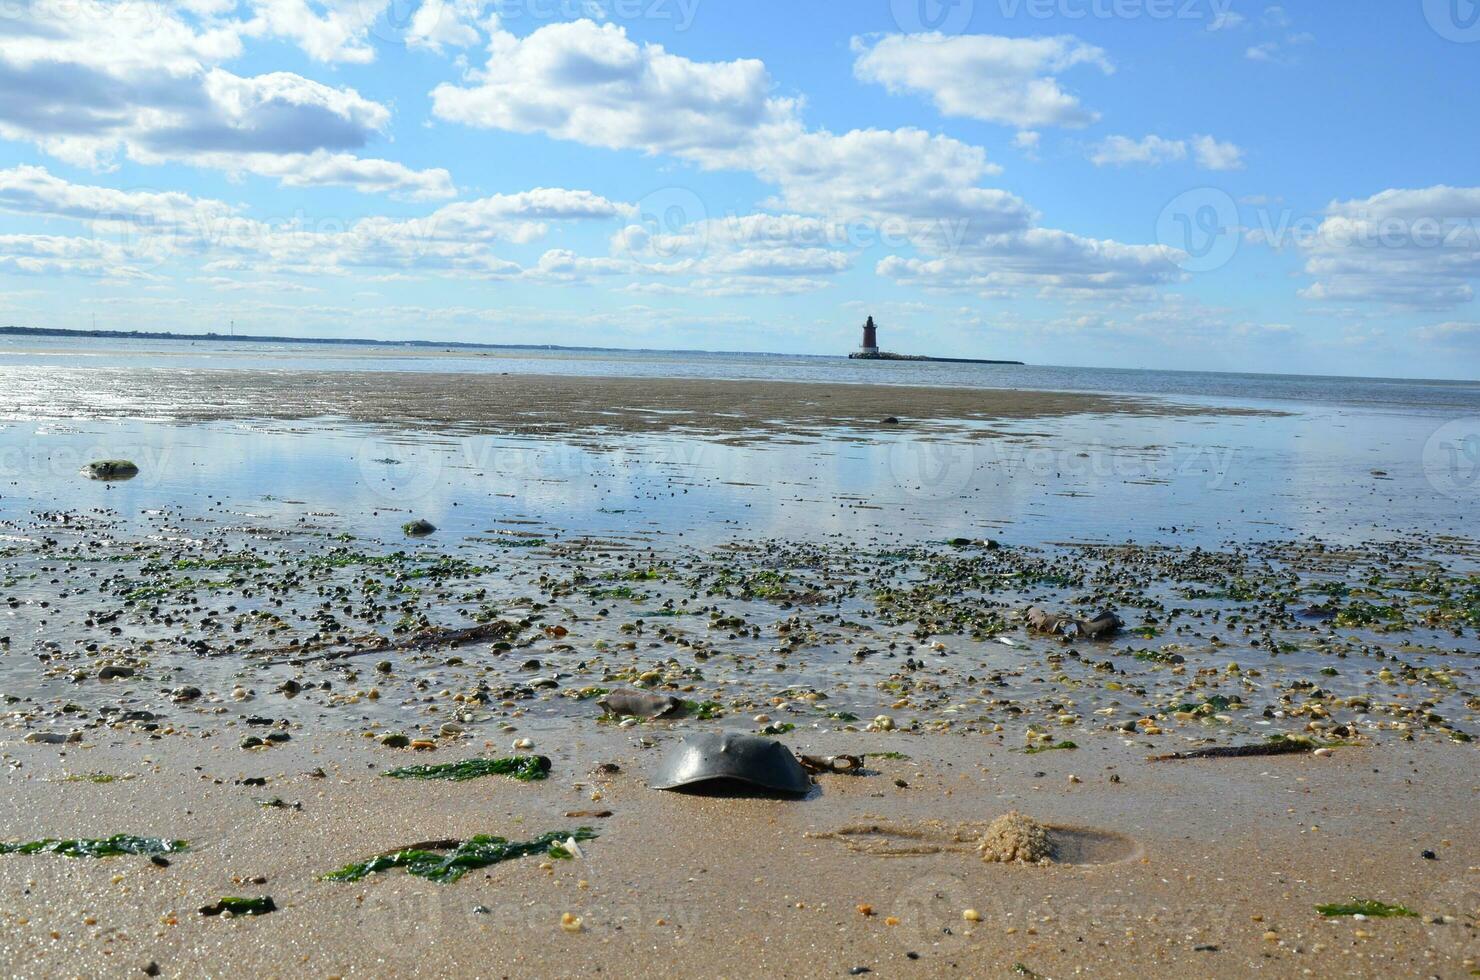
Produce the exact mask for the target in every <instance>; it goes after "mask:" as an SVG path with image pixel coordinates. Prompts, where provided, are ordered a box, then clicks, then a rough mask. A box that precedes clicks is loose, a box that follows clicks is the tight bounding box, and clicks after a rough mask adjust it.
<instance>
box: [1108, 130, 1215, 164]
mask: <svg viewBox="0 0 1480 980" xmlns="http://www.w3.org/2000/svg"><path fill="white" fill-rule="evenodd" d="M1189 148H1190V150H1191V152H1192V155H1193V158H1194V159H1195V160H1196V161H1197V164H1198V166H1200V167H1202V168H1203V169H1205V170H1240V169H1242V168H1243V165H1244V160H1243V155H1244V151H1243V150H1242V149H1241V148H1239V147H1238V146H1237V145H1235V144H1233V143H1226V142H1219V141H1218V140H1216V139H1214V138H1213V137H1211V136H1194V137H1192V138H1191V139H1190V140H1181V139H1175V140H1172V139H1165V138H1163V137H1160V136H1154V135H1153V136H1145V137H1143V138H1141V139H1139V140H1135V139H1131V138H1130V137H1128V136H1107V137H1106V138H1105V139H1103V140H1101V141H1100V142H1099V143H1097V144H1096V145H1095V146H1094V147H1093V148H1092V149H1091V150H1090V156H1089V159H1090V162H1091V163H1093V164H1094V165H1095V166H1097V167H1103V166H1107V165H1116V166H1124V165H1126V164H1144V165H1148V166H1160V165H1161V164H1163V163H1169V162H1173V161H1178V160H1185V159H1187V155H1188V151H1189Z"/></svg>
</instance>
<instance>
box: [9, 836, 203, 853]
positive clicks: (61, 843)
mask: <svg viewBox="0 0 1480 980" xmlns="http://www.w3.org/2000/svg"><path fill="white" fill-rule="evenodd" d="M188 848H189V844H188V842H186V841H183V840H165V839H164V838H163V837H135V836H133V835H132V834H114V835H113V836H112V837H79V838H70V839H59V838H56V837H46V838H43V839H42V840H33V841H27V842H26V843H23V844H8V843H0V854H60V855H62V856H63V857H99V858H100V857H115V856H117V855H120V854H174V853H176V852H178V851H184V850H187V849H188Z"/></svg>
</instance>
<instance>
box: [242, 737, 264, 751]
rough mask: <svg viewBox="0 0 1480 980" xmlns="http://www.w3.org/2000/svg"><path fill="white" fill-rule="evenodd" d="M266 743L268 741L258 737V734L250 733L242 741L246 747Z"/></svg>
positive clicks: (250, 747)
mask: <svg viewBox="0 0 1480 980" xmlns="http://www.w3.org/2000/svg"><path fill="white" fill-rule="evenodd" d="M266 744H267V743H266V742H264V741H262V739H260V738H258V737H257V736H256V735H248V736H247V737H246V738H244V739H242V742H241V745H242V748H244V749H255V748H260V747H261V746H263V745H266Z"/></svg>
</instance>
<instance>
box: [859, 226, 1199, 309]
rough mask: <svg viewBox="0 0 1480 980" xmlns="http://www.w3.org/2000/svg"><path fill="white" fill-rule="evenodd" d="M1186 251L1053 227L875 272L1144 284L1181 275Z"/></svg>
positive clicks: (996, 284) (1090, 286) (1006, 281)
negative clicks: (1080, 233)
mask: <svg viewBox="0 0 1480 980" xmlns="http://www.w3.org/2000/svg"><path fill="white" fill-rule="evenodd" d="M1181 257H1182V255H1181V253H1179V252H1178V251H1177V250H1176V249H1173V248H1169V247H1167V246H1165V245H1126V244H1124V243H1121V242H1116V241H1110V240H1101V239H1094V238H1086V237H1084V236H1081V235H1074V234H1071V233H1069V232H1066V231H1058V230H1055V229H1051V228H1033V229H1029V230H1027V231H1023V232H1014V233H1009V234H1003V235H996V236H992V237H991V238H989V239H987V240H984V241H982V242H979V243H976V244H975V245H974V246H973V247H972V248H969V249H963V250H962V251H961V252H960V253H958V254H954V255H950V256H946V257H944V258H938V259H906V258H901V257H899V256H890V257H889V258H886V259H884V260H882V261H881V262H880V263H879V264H878V268H877V270H876V271H877V272H878V273H879V274H880V275H882V276H886V277H888V278H890V279H893V280H895V281H896V282H899V283H912V284H915V285H920V286H925V287H927V288H943V289H966V290H973V291H982V292H988V293H991V292H995V291H999V290H1002V289H1016V288H1023V287H1026V288H1036V289H1038V290H1040V291H1042V292H1044V293H1045V294H1053V295H1061V296H1063V295H1075V294H1099V293H1105V292H1107V291H1120V290H1145V289H1147V288H1149V287H1153V286H1159V285H1164V284H1166V283H1171V282H1176V281H1179V280H1180V279H1182V278H1183V274H1182V272H1181V270H1180V269H1179V268H1178V267H1177V264H1176V263H1177V260H1178V259H1179V258H1181Z"/></svg>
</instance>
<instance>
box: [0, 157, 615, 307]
mask: <svg viewBox="0 0 1480 980" xmlns="http://www.w3.org/2000/svg"><path fill="white" fill-rule="evenodd" d="M0 211H8V212H11V213H15V214H25V215H34V216H37V217H43V218H55V219H62V220H71V221H78V222H81V223H83V224H85V225H86V226H87V227H88V230H89V232H90V234H89V236H88V237H81V236H79V237H74V238H65V237H61V236H17V237H16V238H15V239H14V241H12V242H11V243H10V244H12V245H13V246H14V248H15V249H16V251H15V254H14V255H13V256H12V257H13V258H17V259H20V258H24V259H25V260H26V261H25V262H22V263H19V264H17V263H9V264H8V265H7V268H12V269H16V268H18V269H20V270H21V271H28V272H38V273H39V272H42V271H53V272H72V273H77V274H85V275H103V274H110V275H119V276H122V275H128V274H133V275H142V274H144V273H145V272H146V271H147V270H150V269H153V268H156V267H158V266H160V265H162V264H163V263H166V262H171V261H175V260H180V259H187V258H189V259H199V260H201V261H203V262H204V266H203V268H204V269H205V271H206V272H208V273H210V274H211V275H213V276H217V275H219V274H221V273H226V272H232V273H244V274H247V275H249V276H253V277H257V278H260V277H262V276H264V275H277V276H296V277H303V276H311V275H331V276H343V275H350V274H356V273H358V272H359V271H360V270H365V269H394V270H403V271H411V272H417V273H421V274H426V275H440V274H447V273H453V272H456V273H459V274H463V275H470V276H477V277H482V278H495V279H497V278H518V277H528V278H550V277H552V276H554V275H556V274H559V275H562V276H563V277H564V278H566V279H569V278H570V273H571V272H573V271H580V272H582V273H584V274H597V273H600V274H611V273H612V272H614V271H618V266H619V265H620V266H621V268H622V269H626V270H629V271H630V269H631V268H632V266H631V264H630V263H618V262H616V261H615V260H608V259H596V260H592V261H591V262H583V263H582V264H575V263H571V262H568V261H564V262H562V261H557V259H558V258H559V256H558V254H557V253H554V252H552V253H548V254H547V257H546V258H545V259H542V260H540V264H539V265H538V266H537V267H533V268H531V269H524V268H522V267H521V266H520V265H519V264H518V263H516V262H513V261H511V260H508V259H505V258H501V257H499V256H497V255H495V254H493V253H492V252H491V251H490V245H492V244H494V243H499V242H507V243H518V244H524V243H529V242H533V241H537V240H538V239H540V238H543V237H544V236H545V235H546V233H547V232H548V230H549V224H550V223H552V222H576V221H594V222H615V221H618V220H623V219H626V218H629V217H630V216H631V215H632V214H633V213H634V208H633V206H632V205H629V204H625V203H621V202H616V201H610V200H608V199H606V198H604V197H601V196H600V195H597V194H593V193H591V192H590V191H584V190H568V189H564V188H551V187H541V188H535V189H533V190H528V191H523V192H520V193H517V194H495V195H492V196H490V197H485V198H481V199H478V200H473V201H459V202H456V203H453V204H448V205H444V206H443V207H441V208H438V209H437V210H435V211H432V212H430V213H429V214H426V215H424V216H421V217H416V218H387V217H380V216H370V217H364V218H360V219H358V220H355V221H353V222H350V223H349V224H348V225H346V224H345V223H344V222H343V221H342V220H341V219H339V218H337V217H331V218H326V219H324V220H322V221H318V220H315V219H313V218H311V217H305V216H301V215H300V216H298V217H295V218H294V219H292V220H290V221H286V222H270V221H262V220H259V219H256V218H253V217H250V216H248V215H247V214H246V213H244V209H243V208H241V207H238V206H235V205H231V204H227V203H225V202H222V201H216V200H211V199H206V198H196V197H191V196H190V195H187V194H184V193H180V192H157V191H123V190H115V189H113V188H108V187H100V186H94V185H82V184H73V183H70V182H68V181H65V180H63V179H61V178H59V177H56V176H54V175H52V174H51V173H49V172H48V171H46V170H45V169H44V168H42V167H30V166H21V167H16V168H13V169H11V170H0ZM23 246H24V249H25V250H24V251H22V250H21V249H22V247H23ZM217 288H224V287H220V286H218V287H217Z"/></svg>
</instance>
